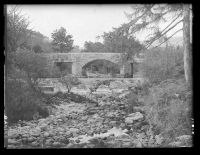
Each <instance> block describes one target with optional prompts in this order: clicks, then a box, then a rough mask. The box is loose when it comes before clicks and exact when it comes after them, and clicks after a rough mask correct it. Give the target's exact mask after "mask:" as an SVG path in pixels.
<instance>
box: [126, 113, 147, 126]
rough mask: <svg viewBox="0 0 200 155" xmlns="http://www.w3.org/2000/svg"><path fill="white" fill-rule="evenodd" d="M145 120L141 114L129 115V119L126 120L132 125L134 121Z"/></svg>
mask: <svg viewBox="0 0 200 155" xmlns="http://www.w3.org/2000/svg"><path fill="white" fill-rule="evenodd" d="M143 118H144V116H143V114H142V113H140V112H136V113H132V114H129V115H128V117H126V118H125V123H127V124H132V123H133V122H134V121H140V120H142V119H143Z"/></svg>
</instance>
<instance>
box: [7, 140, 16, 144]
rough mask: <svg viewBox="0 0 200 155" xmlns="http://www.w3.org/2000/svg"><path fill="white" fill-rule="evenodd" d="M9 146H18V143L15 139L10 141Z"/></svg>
mask: <svg viewBox="0 0 200 155" xmlns="http://www.w3.org/2000/svg"><path fill="white" fill-rule="evenodd" d="M8 144H12V145H13V144H14V145H15V144H18V141H16V140H15V139H8Z"/></svg>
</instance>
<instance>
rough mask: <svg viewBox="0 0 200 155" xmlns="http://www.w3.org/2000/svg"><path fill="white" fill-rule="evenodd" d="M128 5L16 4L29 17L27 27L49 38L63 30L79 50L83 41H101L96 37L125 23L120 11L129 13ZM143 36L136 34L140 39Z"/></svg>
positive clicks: (125, 20)
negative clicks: (62, 28) (57, 30)
mask: <svg viewBox="0 0 200 155" xmlns="http://www.w3.org/2000/svg"><path fill="white" fill-rule="evenodd" d="M130 6H131V5H119V4H118V5H20V8H21V10H22V13H23V14H25V15H26V16H27V17H29V20H30V22H31V24H30V28H32V29H33V30H34V31H39V32H40V33H42V34H43V35H45V36H47V37H49V38H51V33H52V32H53V31H54V30H56V29H59V28H60V27H64V28H65V29H66V30H67V32H68V33H69V34H71V35H72V36H73V39H74V45H78V46H79V47H81V48H83V46H84V42H85V41H92V42H95V41H102V40H101V39H100V40H98V39H97V38H96V36H98V35H102V34H103V32H109V31H111V30H112V28H113V27H119V26H120V25H121V24H123V23H127V22H128V19H127V18H126V16H125V14H124V11H126V12H131V7H130ZM143 38H144V33H142V34H141V33H139V34H138V39H139V40H142V39H143Z"/></svg>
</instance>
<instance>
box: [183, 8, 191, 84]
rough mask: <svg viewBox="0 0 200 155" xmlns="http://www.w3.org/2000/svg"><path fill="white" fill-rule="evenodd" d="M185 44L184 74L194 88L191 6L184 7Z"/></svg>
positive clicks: (187, 81)
mask: <svg viewBox="0 0 200 155" xmlns="http://www.w3.org/2000/svg"><path fill="white" fill-rule="evenodd" d="M183 39H184V40H183V41H184V42H183V44H184V72H185V80H186V83H187V85H188V86H189V87H191V86H192V74H191V73H192V58H191V57H192V54H191V44H190V9H189V5H184V20H183Z"/></svg>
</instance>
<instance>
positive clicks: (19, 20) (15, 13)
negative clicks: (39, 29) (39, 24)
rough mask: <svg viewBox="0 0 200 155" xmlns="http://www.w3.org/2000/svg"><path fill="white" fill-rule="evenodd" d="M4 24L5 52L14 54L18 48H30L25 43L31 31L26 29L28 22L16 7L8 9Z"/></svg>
mask: <svg viewBox="0 0 200 155" xmlns="http://www.w3.org/2000/svg"><path fill="white" fill-rule="evenodd" d="M7 8H8V7H7ZM6 24H7V27H6V43H7V46H6V47H7V48H6V50H7V52H15V51H16V50H17V48H18V47H21V48H30V46H29V45H28V42H27V41H28V38H29V37H30V35H31V31H30V29H28V27H29V25H30V22H29V20H28V18H27V17H25V16H24V15H22V14H21V11H20V10H19V7H18V6H11V7H10V9H9V10H8V12H7V18H6Z"/></svg>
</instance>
